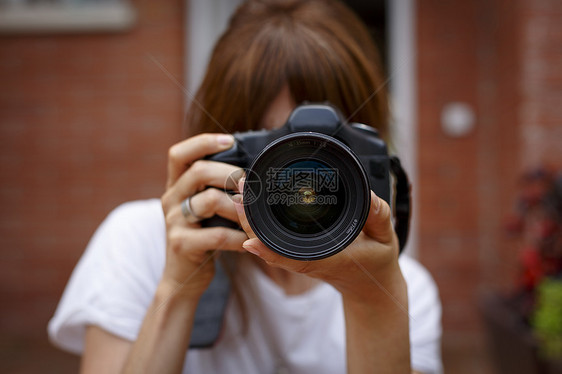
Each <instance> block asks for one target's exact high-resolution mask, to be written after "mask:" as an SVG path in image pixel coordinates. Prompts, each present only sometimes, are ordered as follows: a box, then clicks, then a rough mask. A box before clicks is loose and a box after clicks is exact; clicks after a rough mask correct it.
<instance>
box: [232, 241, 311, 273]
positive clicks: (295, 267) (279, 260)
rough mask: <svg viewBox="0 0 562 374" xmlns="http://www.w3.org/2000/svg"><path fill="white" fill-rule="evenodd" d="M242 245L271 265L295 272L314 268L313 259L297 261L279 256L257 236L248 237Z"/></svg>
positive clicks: (307, 271) (304, 271)
mask: <svg viewBox="0 0 562 374" xmlns="http://www.w3.org/2000/svg"><path fill="white" fill-rule="evenodd" d="M242 247H243V248H244V250H246V251H248V252H250V253H252V254H253V255H255V256H257V257H259V258H261V259H262V260H263V261H265V262H266V263H267V264H268V265H271V266H275V267H278V268H281V269H285V270H288V271H292V272H297V273H310V271H312V270H314V269H313V266H314V264H315V261H298V260H293V259H290V258H287V257H284V256H281V255H280V254H278V253H276V252H273V251H272V250H271V249H269V248H268V247H267V246H266V245H265V244H263V242H262V241H260V240H259V239H258V238H250V239H248V240H246V241H244V243H243V244H242Z"/></svg>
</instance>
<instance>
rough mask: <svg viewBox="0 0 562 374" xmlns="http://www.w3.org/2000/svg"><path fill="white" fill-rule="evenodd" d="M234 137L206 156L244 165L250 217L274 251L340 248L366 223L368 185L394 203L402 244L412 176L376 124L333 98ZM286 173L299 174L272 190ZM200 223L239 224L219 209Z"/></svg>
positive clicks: (317, 252)
mask: <svg viewBox="0 0 562 374" xmlns="http://www.w3.org/2000/svg"><path fill="white" fill-rule="evenodd" d="M234 137H235V143H234V146H233V147H232V148H230V149H228V150H226V151H224V152H220V153H217V154H215V155H211V156H210V157H208V158H207V159H209V160H213V161H219V162H225V163H228V164H232V165H236V166H239V167H241V168H243V169H245V171H246V183H245V187H244V191H243V195H244V209H245V213H246V216H247V218H248V221H249V224H250V226H251V228H252V230H253V231H254V233H255V234H256V236H257V237H258V238H259V239H260V240H261V241H262V242H263V243H264V244H265V245H266V246H268V247H269V248H270V249H272V250H273V251H276V252H278V253H280V254H282V255H283V256H285V257H289V258H293V259H297V260H316V259H321V258H324V257H328V256H331V255H333V254H336V253H337V252H339V251H341V250H342V249H344V248H345V247H346V246H347V245H349V244H350V243H351V242H352V241H353V240H354V239H355V238H356V237H357V235H359V233H360V232H361V230H362V228H363V225H364V223H365V221H366V219H367V216H368V213H369V207H370V197H371V195H370V190H373V191H374V192H375V194H376V195H377V196H378V197H380V198H382V199H384V200H385V201H386V202H387V203H388V204H389V205H391V206H393V205H394V210H395V218H396V219H395V231H396V233H397V235H398V239H399V243H400V249H401V250H402V249H403V247H404V245H405V242H406V238H407V235H408V228H409V219H410V188H409V183H408V180H407V177H406V175H405V173H404V172H403V170H402V168H401V166H400V162H399V160H398V159H397V158H396V157H390V156H389V155H388V150H387V146H386V144H385V142H384V141H383V140H382V139H381V138H380V137H379V134H378V132H377V130H376V129H374V128H372V127H370V126H367V125H364V124H360V123H351V124H346V121H345V119H344V118H343V116H342V115H341V113H340V112H339V111H338V110H337V109H336V108H334V107H333V106H331V105H327V104H306V105H301V106H298V107H297V108H296V109H295V110H294V111H293V112H292V114H291V115H290V117H289V119H288V120H287V122H286V123H285V125H283V126H282V127H281V128H279V129H275V130H258V131H248V132H243V133H235V134H234ZM303 167H304V169H303ZM310 170H312V171H310ZM303 171H308V173H304V174H307V175H308V179H309V183H308V185H304V187H302V180H301V181H296V179H295V178H294V177H295V176H297V175H298V176H302V175H303ZM391 171H392V172H393V173H394V175H395V182H396V183H395V186H394V187H395V188H394V190H393V189H392V187H393V186H391V177H390V174H391ZM272 175H273V177H272ZM287 175H291V178H293V179H291V180H290V181H289V182H290V183H289V184H290V186H289V187H288V188H287V183H285V190H284V193H282V194H279V193H278V192H279V188H276V190H277V192H275V193H273V191H272V188H274V189H275V187H279V185H281V184H283V183H279V180H280V178H279V176H287ZM311 176H312V177H313V178H310V177H311ZM330 178H332V179H331V180H332V181H334V180H335V181H336V183H335V185H336V186H337V188H334V189H333V188H331V187H333V185H332V186H328V187H326V186H325V185H324V188H323V189H322V187H321V186H320V187H319V186H318V182H317V181H312V179H323V180H326V179H330ZM272 180H273V182H272ZM287 181H288V180H287V179H285V180H284V182H287ZM311 181H312V182H311ZM264 182H266V183H264ZM298 183H301V184H300V185H299V184H298ZM295 186H296V187H295ZM391 191H392V192H394V193H392V192H391ZM328 192H334V193H332V194H328ZM324 202H327V203H326V204H324V205H322V204H323V203H324ZM393 203H394V204H393ZM202 225H203V226H229V227H233V228H236V227H238V225H237V224H236V223H234V222H231V221H228V220H226V219H224V218H221V217H218V216H215V217H212V218H210V219H208V220H205V221H204V222H202Z"/></svg>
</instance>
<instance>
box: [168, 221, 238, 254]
mask: <svg viewBox="0 0 562 374" xmlns="http://www.w3.org/2000/svg"><path fill="white" fill-rule="evenodd" d="M247 239H248V237H247V236H246V234H245V233H244V232H243V231H240V230H235V229H230V228H227V227H205V228H196V229H193V228H188V227H176V228H175V229H174V230H173V231H172V232H170V234H169V241H170V245H171V247H172V249H173V250H174V251H175V252H183V253H184V254H187V253H192V254H193V255H194V256H199V255H201V254H202V253H205V252H206V251H209V250H223V251H243V248H242V244H243V243H244V241H246V240H247Z"/></svg>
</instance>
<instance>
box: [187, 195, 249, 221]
mask: <svg viewBox="0 0 562 374" xmlns="http://www.w3.org/2000/svg"><path fill="white" fill-rule="evenodd" d="M190 201H191V209H192V211H193V213H194V214H195V215H196V216H197V217H199V218H210V217H212V216H214V215H215V214H216V215H219V216H221V217H224V218H226V219H229V220H231V221H235V222H238V213H237V212H236V208H235V206H234V203H233V202H232V197H231V196H230V195H229V194H227V193H226V192H224V191H221V190H218V189H216V188H207V189H206V190H204V191H203V192H200V193H198V194H195V195H193V196H192V197H191V200H190Z"/></svg>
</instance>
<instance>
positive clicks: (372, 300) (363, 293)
mask: <svg viewBox="0 0 562 374" xmlns="http://www.w3.org/2000/svg"><path fill="white" fill-rule="evenodd" d="M357 271H358V272H360V273H361V274H360V275H359V276H358V277H356V278H355V279H353V280H350V279H349V278H348V279H347V280H345V281H341V282H336V284H334V286H335V288H336V289H337V290H338V291H339V292H340V293H341V294H342V298H343V301H344V303H348V304H350V305H355V304H357V305H360V306H364V305H366V304H373V305H376V306H378V307H384V306H386V305H387V304H389V303H394V304H397V303H398V304H402V305H405V304H407V285H406V281H405V279H404V277H403V275H402V272H401V270H400V267H399V266H398V263H397V262H396V265H395V266H392V267H388V268H386V269H384V270H381V271H377V272H369V271H368V270H367V269H366V268H360V269H358V270H357Z"/></svg>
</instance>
